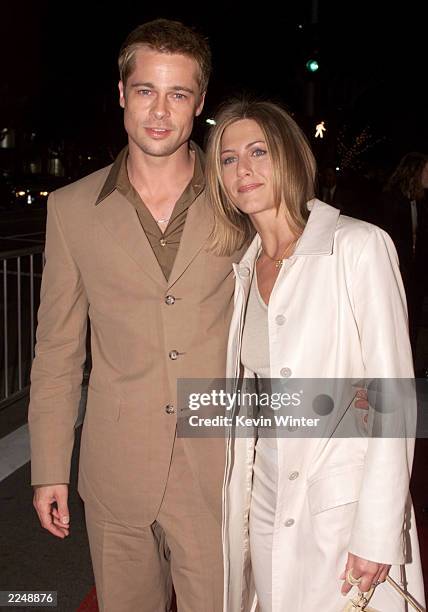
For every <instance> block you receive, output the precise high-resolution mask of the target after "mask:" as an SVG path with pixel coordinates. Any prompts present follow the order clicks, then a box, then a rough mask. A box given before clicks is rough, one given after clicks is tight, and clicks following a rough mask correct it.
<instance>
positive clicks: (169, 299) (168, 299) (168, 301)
mask: <svg viewBox="0 0 428 612" xmlns="http://www.w3.org/2000/svg"><path fill="white" fill-rule="evenodd" d="M165 304H168V306H172V305H173V304H175V297H174V296H173V295H167V296H166V298H165Z"/></svg>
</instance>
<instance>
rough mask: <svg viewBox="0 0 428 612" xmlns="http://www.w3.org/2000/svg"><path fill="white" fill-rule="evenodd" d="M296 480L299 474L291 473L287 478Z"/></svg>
mask: <svg viewBox="0 0 428 612" xmlns="http://www.w3.org/2000/svg"><path fill="white" fill-rule="evenodd" d="M296 478H299V472H291V474H290V475H289V476H288V480H296Z"/></svg>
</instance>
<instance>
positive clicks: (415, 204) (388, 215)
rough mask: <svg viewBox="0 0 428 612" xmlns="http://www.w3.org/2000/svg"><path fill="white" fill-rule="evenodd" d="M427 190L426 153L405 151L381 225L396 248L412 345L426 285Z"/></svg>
mask: <svg viewBox="0 0 428 612" xmlns="http://www.w3.org/2000/svg"><path fill="white" fill-rule="evenodd" d="M427 189H428V156H427V155H424V154H423V153H407V154H406V155H405V156H404V157H403V158H402V159H401V160H400V163H399V164H398V166H397V168H396V169H395V170H394V172H393V174H392V176H391V177H390V179H389V181H388V183H387V185H386V187H385V191H384V194H383V207H382V208H383V224H382V225H383V227H384V228H385V229H386V231H387V232H388V233H389V235H390V236H391V238H392V240H393V242H394V245H395V248H396V249H397V253H398V259H399V262H400V270H401V275H402V277H403V282H404V287H405V290H406V296H407V303H408V308H409V320H410V330H411V338H412V341H413V347H414V348H416V340H417V331H418V324H419V319H420V315H421V311H422V305H423V298H424V295H425V294H426V292H427V287H428V285H427V280H426V278H427V274H426V266H427V264H428V199H427Z"/></svg>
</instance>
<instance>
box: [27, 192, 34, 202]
mask: <svg viewBox="0 0 428 612" xmlns="http://www.w3.org/2000/svg"><path fill="white" fill-rule="evenodd" d="M32 203H33V196H31V195H30V194H28V195H27V204H32Z"/></svg>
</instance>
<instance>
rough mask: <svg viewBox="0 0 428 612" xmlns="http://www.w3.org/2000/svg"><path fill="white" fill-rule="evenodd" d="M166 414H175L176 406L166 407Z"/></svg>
mask: <svg viewBox="0 0 428 612" xmlns="http://www.w3.org/2000/svg"><path fill="white" fill-rule="evenodd" d="M165 412H166V413H167V414H174V412H175V408H174V406H172V404H168V405H167V406H165Z"/></svg>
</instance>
